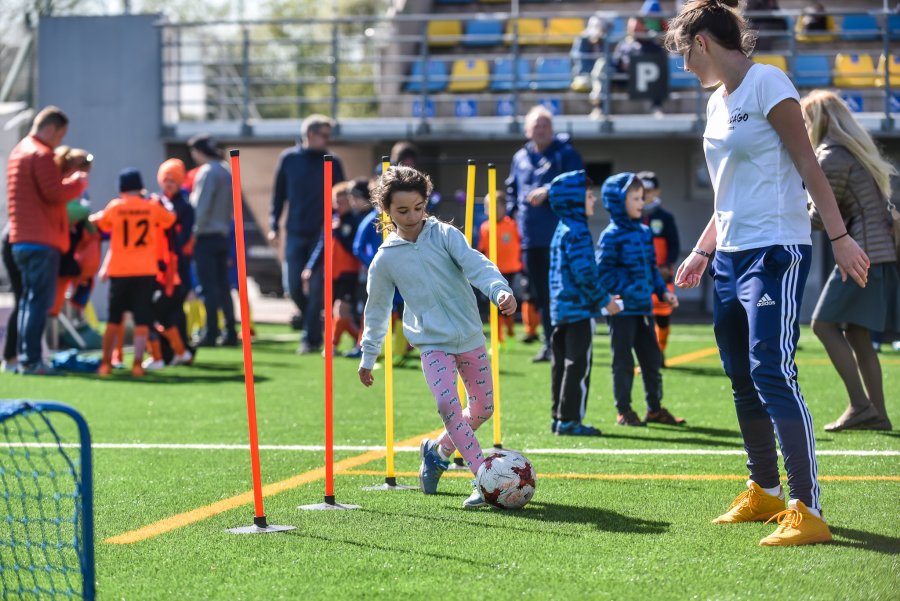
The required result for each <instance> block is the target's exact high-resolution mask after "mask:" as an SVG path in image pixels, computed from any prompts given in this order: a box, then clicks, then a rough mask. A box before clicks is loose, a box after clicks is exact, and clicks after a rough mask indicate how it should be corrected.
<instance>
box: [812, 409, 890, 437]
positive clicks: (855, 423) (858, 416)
mask: <svg viewBox="0 0 900 601" xmlns="http://www.w3.org/2000/svg"><path fill="white" fill-rule="evenodd" d="M875 421H878V422H880V421H881V415H880V414H879V413H878V410H877V409H875V407H873V406H872V405H869V406H868V407H866V408H865V409H863V410H862V411H852V410H851V409H847V411H844V414H843V415H841V416H840V417H839V418H838V419H837V420H835V421H833V422H831V423H830V424H825V431H826V432H840V431H841V430H853V429H862V426H864V425H868V423H869V422H875Z"/></svg>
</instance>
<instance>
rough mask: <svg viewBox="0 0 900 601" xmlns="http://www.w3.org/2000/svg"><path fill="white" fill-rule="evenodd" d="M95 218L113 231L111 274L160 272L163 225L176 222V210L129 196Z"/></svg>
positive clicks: (100, 226)
mask: <svg viewBox="0 0 900 601" xmlns="http://www.w3.org/2000/svg"><path fill="white" fill-rule="evenodd" d="M92 221H94V223H96V224H97V227H99V228H100V229H101V230H103V231H104V232H108V233H109V234H110V238H109V241H110V247H109V265H108V266H107V270H106V274H107V275H108V276H109V277H132V276H147V275H150V276H155V275H156V273H157V272H158V271H159V264H158V259H159V246H158V241H157V238H158V237H159V236H160V235H161V231H160V229H159V228H167V227H170V226H171V225H172V224H173V223H175V213H170V212H169V211H167V210H166V209H165V207H163V206H162V205H161V204H159V203H157V202H152V201H149V200H146V199H144V198H141V197H140V196H131V195H125V196H123V197H122V198H116V199H114V200H112V201H111V202H110V203H109V204H108V205H106V208H105V209H103V210H102V211H101V212H100V213H98V214H96V215H95V216H94V217H92Z"/></svg>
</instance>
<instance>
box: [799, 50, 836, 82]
mask: <svg viewBox="0 0 900 601" xmlns="http://www.w3.org/2000/svg"><path fill="white" fill-rule="evenodd" d="M794 84H795V85H797V86H798V87H801V88H823V87H827V86H830V85H831V65H830V64H829V62H828V57H827V56H825V55H824V54H798V55H797V56H795V57H794Z"/></svg>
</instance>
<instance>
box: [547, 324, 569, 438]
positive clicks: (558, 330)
mask: <svg viewBox="0 0 900 601" xmlns="http://www.w3.org/2000/svg"><path fill="white" fill-rule="evenodd" d="M566 328H567V325H566V324H564V323H560V324H557V325H555V326H553V333H552V334H550V398H551V399H552V401H553V405H552V407H551V408H550V417H552V418H553V419H554V420H559V409H560V405H561V404H562V385H563V377H564V376H565V373H566ZM554 431H555V430H554Z"/></svg>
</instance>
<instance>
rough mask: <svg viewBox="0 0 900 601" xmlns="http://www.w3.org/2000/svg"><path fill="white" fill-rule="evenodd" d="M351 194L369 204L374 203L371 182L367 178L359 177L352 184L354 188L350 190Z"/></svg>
mask: <svg viewBox="0 0 900 601" xmlns="http://www.w3.org/2000/svg"><path fill="white" fill-rule="evenodd" d="M350 194H352V195H354V196H358V197H359V198H362V199H363V200H365V201H366V202H368V203H371V202H372V190H371V187H370V184H369V180H368V179H367V178H365V177H357V178H356V179H354V180H353V182H352V187H351V188H350Z"/></svg>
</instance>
